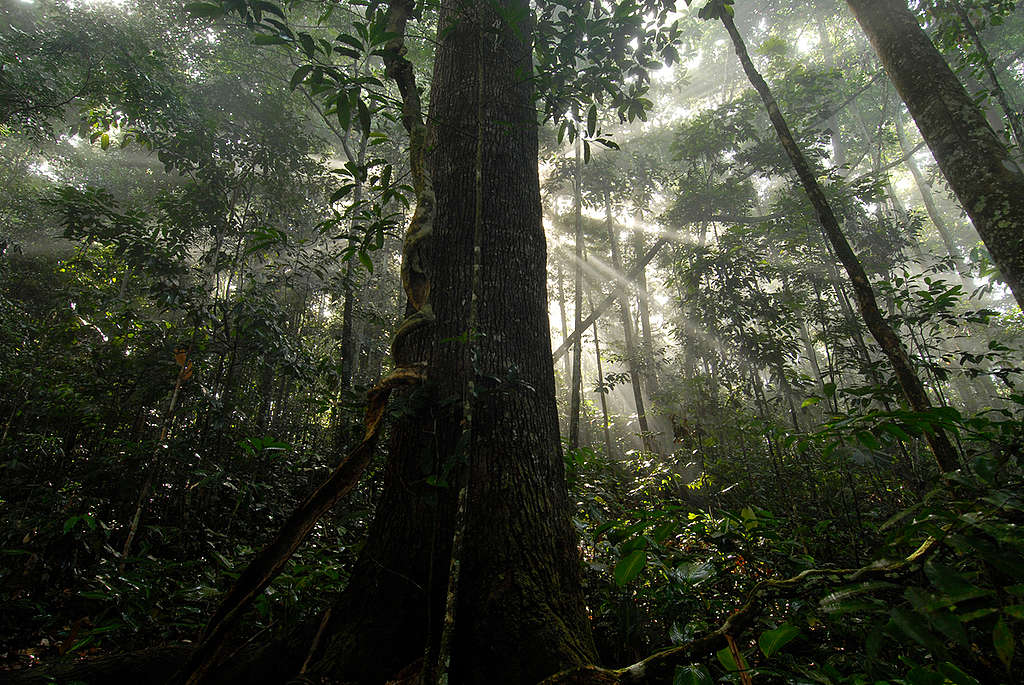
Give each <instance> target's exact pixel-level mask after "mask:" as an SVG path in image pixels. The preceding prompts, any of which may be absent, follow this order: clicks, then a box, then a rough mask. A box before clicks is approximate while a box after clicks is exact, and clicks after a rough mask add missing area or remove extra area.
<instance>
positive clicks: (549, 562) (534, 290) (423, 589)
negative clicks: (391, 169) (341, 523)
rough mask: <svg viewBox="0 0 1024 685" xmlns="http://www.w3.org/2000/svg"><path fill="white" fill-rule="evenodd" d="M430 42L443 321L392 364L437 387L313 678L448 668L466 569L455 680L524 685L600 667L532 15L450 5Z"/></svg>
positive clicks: (403, 451) (390, 480) (438, 299)
mask: <svg viewBox="0 0 1024 685" xmlns="http://www.w3.org/2000/svg"><path fill="white" fill-rule="evenodd" d="M393 4H394V5H395V6H397V7H398V11H402V8H403V7H405V8H406V9H407V8H408V6H407V5H406V3H404V2H397V3H393ZM409 4H411V3H409ZM438 26H439V30H438V36H439V46H438V51H437V55H436V58H435V64H434V79H433V88H432V97H431V122H432V123H431V128H432V130H431V134H430V135H431V136H432V138H433V141H434V142H433V146H432V150H433V152H432V156H431V160H430V161H431V163H430V169H431V174H432V179H433V184H434V190H435V193H436V197H437V207H436V212H437V215H436V219H435V222H434V233H433V236H432V237H431V240H432V248H431V249H430V253H429V254H430V260H429V265H430V302H431V306H432V308H433V311H434V315H435V316H436V321H435V322H434V323H433V324H432V325H431V326H429V327H426V328H423V329H421V332H417V333H413V334H410V336H409V339H408V343H407V349H405V350H398V349H396V354H397V355H406V354H407V355H409V358H410V359H416V358H418V359H421V360H422V361H424V362H426V375H427V378H428V379H429V381H428V383H427V385H426V386H425V387H423V388H420V389H417V390H416V391H413V392H412V393H410V395H409V396H407V397H405V398H404V401H406V402H409V403H411V404H412V405H413V406H414V410H412V411H409V412H408V416H407V418H405V419H403V420H402V421H401V423H400V424H398V425H397V426H396V428H395V437H394V440H393V443H392V449H391V455H390V460H389V465H388V467H387V474H388V475H387V484H386V486H385V491H384V493H383V495H382V499H381V502H380V505H379V507H378V513H377V516H376V519H375V521H374V522H373V524H372V525H371V529H370V533H369V538H368V541H367V544H366V547H365V548H364V551H363V554H362V557H361V560H360V562H359V564H358V566H357V568H356V571H355V573H354V575H353V578H352V580H351V582H350V584H349V587H348V588H347V590H346V592H345V593H344V595H343V596H342V598H341V600H340V602H339V604H338V606H337V607H335V610H334V615H335V616H337V617H339V618H338V624H337V625H336V626H332V632H333V636H332V637H331V638H330V640H328V641H327V642H326V644H327V647H326V650H325V654H324V657H323V659H322V663H321V665H320V666H319V668H320V670H322V671H324V672H328V673H330V674H332V675H334V676H336V677H340V678H344V679H350V680H358V681H373V680H375V679H376V680H380V679H383V678H388V677H393V676H394V674H395V673H396V672H397V671H399V670H400V669H401V668H403V667H404V666H406V665H408V664H410V663H412V662H414V661H416V660H417V659H418V658H419V657H421V656H422V655H423V654H424V653H425V652H427V653H428V654H430V653H432V654H435V655H438V656H440V657H442V658H443V657H444V653H443V649H442V648H441V644H442V642H443V640H442V637H443V635H444V632H445V629H444V628H443V627H442V625H441V621H440V619H441V617H442V615H443V614H444V613H445V612H446V594H448V591H447V590H446V587H447V586H448V583H447V580H446V579H447V578H448V575H449V568H451V569H452V570H453V572H454V569H456V568H461V572H460V574H459V579H460V580H459V582H458V585H457V587H456V588H454V589H453V590H452V592H454V593H455V601H454V602H453V603H452V604H451V606H449V607H447V610H448V611H450V610H452V609H454V633H453V636H452V643H451V645H452V646H451V679H452V681H453V682H459V683H473V682H481V683H483V682H486V683H523V682H530V681H536V680H540V679H541V678H543V677H544V676H547V675H550V674H551V673H553V672H555V671H557V670H560V669H562V668H565V667H568V666H570V665H573V664H578V663H585V662H588V661H592V660H593V659H594V648H593V643H592V641H591V638H590V633H589V626H588V624H587V620H586V616H585V614H584V609H583V602H582V595H581V592H580V585H579V562H578V558H577V552H576V546H575V541H574V533H573V531H572V529H571V527H570V524H569V513H570V509H569V502H568V499H567V497H566V492H565V488H564V475H563V465H562V458H561V450H560V445H559V440H558V423H557V417H556V414H555V398H554V375H553V370H552V366H551V355H550V342H549V339H548V335H547V306H546V296H545V287H546V278H545V271H544V269H545V249H544V238H543V233H542V227H541V220H540V219H541V217H540V190H539V180H538V176H537V138H536V136H537V134H536V127H535V126H536V124H535V117H534V113H533V107H532V105H531V102H532V100H531V93H532V87H531V85H530V82H529V80H528V79H527V77H528V75H529V74H530V70H531V67H530V64H531V57H530V55H531V42H530V20H529V19H528V3H526V2H525V1H523V0H507V1H504V2H501V3H498V4H497V6H496V7H493V8H492V7H491V6H489V5H484V4H481V5H479V6H469V5H466V4H463V3H459V2H455V1H449V2H445V3H443V4H442V8H441V14H440V17H439V22H438ZM467 84H472V85H469V86H468V87H467ZM421 355H422V356H421ZM467 409H468V410H469V412H468V413H467V411H466V410H467ZM459 483H465V487H466V499H465V512H464V516H465V518H464V522H461V526H464V529H460V523H457V522H456V510H457V509H458V508H459V503H457V501H456V497H455V494H456V491H457V489H458V487H457V484H459ZM453 536H461V538H462V543H461V548H460V546H455V549H454V550H453V549H452V548H453V545H452V539H453ZM449 558H451V564H449ZM510 645H514V647H510ZM439 653H440V654H439ZM430 667H431V664H428V665H427V666H426V667H425V668H430ZM442 670H443V667H442Z"/></svg>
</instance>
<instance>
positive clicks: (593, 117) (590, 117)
mask: <svg viewBox="0 0 1024 685" xmlns="http://www.w3.org/2000/svg"><path fill="white" fill-rule="evenodd" d="M596 131H597V105H591V106H590V110H588V111H587V137H588V138H593V137H594V133H595V132H596Z"/></svg>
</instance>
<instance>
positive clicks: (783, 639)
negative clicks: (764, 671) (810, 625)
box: [757, 623, 800, 657]
mask: <svg viewBox="0 0 1024 685" xmlns="http://www.w3.org/2000/svg"><path fill="white" fill-rule="evenodd" d="M799 634H800V629H799V628H797V627H796V626H791V625H789V624H788V623H783V624H782V625H781V626H779V627H778V628H776V629H775V630H766V631H764V632H763V633H761V637H759V638H757V646H758V647H760V648H761V652H763V653H764V655H765V656H769V657H770V656H771V655H773V654H775V653H776V652H778V651H779V650H780V649H782V648H783V647H785V646H786V645H787V644H788V643H789V642H791V641H792V640H793V638H795V637H796V636H797V635H799Z"/></svg>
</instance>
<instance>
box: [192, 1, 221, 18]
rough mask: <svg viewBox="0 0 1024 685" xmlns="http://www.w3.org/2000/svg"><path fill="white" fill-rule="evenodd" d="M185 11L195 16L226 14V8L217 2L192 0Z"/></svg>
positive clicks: (213, 16) (211, 16) (212, 16)
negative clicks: (196, 0) (193, 0)
mask: <svg viewBox="0 0 1024 685" xmlns="http://www.w3.org/2000/svg"><path fill="white" fill-rule="evenodd" d="M185 11H186V12H188V13H189V14H191V15H192V16H194V17H207V18H211V19H212V18H215V17H220V16H222V15H223V14H224V8H223V7H221V6H220V5H219V4H217V3H215V2H190V3H188V4H187V5H185Z"/></svg>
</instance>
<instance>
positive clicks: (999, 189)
mask: <svg viewBox="0 0 1024 685" xmlns="http://www.w3.org/2000/svg"><path fill="white" fill-rule="evenodd" d="M847 4H848V5H849V6H850V8H851V9H852V10H853V14H854V16H855V17H856V18H857V21H858V22H859V23H860V25H861V28H863V29H864V32H865V33H866V34H867V36H868V39H869V40H870V41H871V45H872V46H873V47H874V49H875V52H876V53H878V57H879V59H880V60H881V62H882V65H883V66H884V67H885V71H886V73H888V74H889V78H890V79H891V80H892V82H893V85H894V86H895V87H896V90H897V91H898V92H899V94H900V97H901V98H902V99H903V101H904V102H905V103H906V104H907V108H908V109H909V110H910V113H911V115H912V116H913V117H914V121H916V122H917V127H918V129H920V131H921V135H922V136H923V137H924V139H925V141H926V142H927V143H928V147H929V148H931V151H932V154H933V155H934V156H935V160H936V161H937V162H938V164H939V168H940V169H942V173H943V175H944V176H945V177H946V180H947V181H948V182H949V185H950V187H951V188H952V189H953V192H954V193H956V196H957V198H959V200H960V203H961V204H962V205H963V207H964V209H965V210H966V211H967V214H968V215H969V216H970V217H971V221H973V222H974V226H975V228H977V229H978V234H979V235H980V236H981V239H982V240H983V241H984V242H985V246H986V247H987V248H988V250H989V253H991V255H992V259H993V261H994V262H995V264H996V266H998V267H999V270H1000V272H1001V273H1002V276H1003V278H1004V279H1005V280H1006V283H1007V285H1009V287H1010V290H1011V291H1012V292H1013V295H1014V298H1016V300H1017V303H1018V304H1022V305H1024V171H1022V170H1021V168H1020V166H1019V165H1018V164H1017V162H1016V161H1014V160H1013V158H1012V157H1011V156H1010V155H1009V153H1008V152H1007V149H1006V146H1005V145H1003V143H1002V142H1001V141H1000V140H999V138H998V137H997V136H996V134H995V133H994V132H993V131H992V128H991V127H990V126H989V125H988V122H987V121H986V120H985V115H984V113H983V112H982V111H981V108H980V107H978V105H977V104H975V102H974V101H973V100H972V99H971V97H970V95H968V93H967V91H966V90H965V89H964V87H963V85H962V84H961V83H960V81H959V80H958V79H957V77H956V75H955V74H954V73H953V71H952V70H951V69H950V68H949V65H948V64H947V63H946V61H945V60H944V59H943V57H942V55H941V54H940V53H939V51H938V50H936V48H935V46H934V45H932V43H931V41H930V40H929V39H928V36H927V34H926V33H925V32H924V31H923V30H922V29H921V27H920V25H918V23H917V19H916V18H915V17H914V15H913V14H912V13H911V12H910V10H908V9H907V4H906V1H905V0H847Z"/></svg>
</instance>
